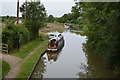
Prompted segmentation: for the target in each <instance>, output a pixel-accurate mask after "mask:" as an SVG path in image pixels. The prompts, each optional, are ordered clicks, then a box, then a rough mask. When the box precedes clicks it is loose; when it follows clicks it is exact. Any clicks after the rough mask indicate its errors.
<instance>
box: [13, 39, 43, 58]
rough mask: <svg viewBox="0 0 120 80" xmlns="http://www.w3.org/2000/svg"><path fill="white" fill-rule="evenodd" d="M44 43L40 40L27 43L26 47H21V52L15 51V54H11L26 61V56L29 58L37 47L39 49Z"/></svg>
mask: <svg viewBox="0 0 120 80" xmlns="http://www.w3.org/2000/svg"><path fill="white" fill-rule="evenodd" d="M42 43H43V41H41V40H40V39H36V40H34V41H31V42H29V43H27V44H26V45H24V46H21V49H20V50H19V51H18V50H15V51H14V52H11V54H12V55H14V56H17V57H20V58H22V59H24V58H25V57H26V56H28V54H29V53H30V52H32V51H33V50H34V49H35V48H36V47H38V46H39V45H40V44H42Z"/></svg>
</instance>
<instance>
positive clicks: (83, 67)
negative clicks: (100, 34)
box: [32, 30, 115, 78]
mask: <svg viewBox="0 0 120 80" xmlns="http://www.w3.org/2000/svg"><path fill="white" fill-rule="evenodd" d="M53 33H54V32H53ZM62 35H63V36H64V40H65V45H64V47H63V49H62V50H61V52H59V53H54V54H52V53H51V54H49V53H45V54H44V55H43V56H42V58H41V60H40V61H39V63H38V65H37V67H36V68H35V70H34V72H33V74H32V78H114V77H115V76H114V74H113V71H112V70H109V69H107V68H106V67H105V65H104V63H103V61H102V59H101V57H99V56H97V55H96V54H95V53H93V51H92V50H89V49H86V48H85V43H86V40H87V39H86V36H81V35H80V34H79V33H74V32H73V31H72V32H70V31H69V30H68V31H64V32H62Z"/></svg>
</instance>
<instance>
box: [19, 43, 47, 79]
mask: <svg viewBox="0 0 120 80" xmlns="http://www.w3.org/2000/svg"><path fill="white" fill-rule="evenodd" d="M46 47H47V43H46V44H45V45H44V46H42V47H41V48H40V49H38V50H37V51H36V52H35V53H34V54H33V55H32V56H31V57H30V58H28V60H27V61H26V62H25V63H24V64H23V66H22V68H21V72H20V74H19V75H18V76H17V77H18V78H27V77H28V76H29V75H30V73H31V72H32V69H33V68H34V67H35V65H36V62H37V61H38V60H39V57H40V55H41V54H43V52H44V51H45V50H46Z"/></svg>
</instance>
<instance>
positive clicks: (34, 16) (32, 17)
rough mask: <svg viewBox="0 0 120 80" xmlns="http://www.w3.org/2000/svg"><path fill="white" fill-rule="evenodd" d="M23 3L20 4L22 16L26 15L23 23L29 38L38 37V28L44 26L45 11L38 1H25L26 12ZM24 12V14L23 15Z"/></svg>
mask: <svg viewBox="0 0 120 80" xmlns="http://www.w3.org/2000/svg"><path fill="white" fill-rule="evenodd" d="M25 7H26V6H25V3H24V4H23V5H22V6H21V8H20V12H21V13H22V17H23V18H24V17H26V20H25V25H26V27H27V28H28V29H29V31H30V39H35V38H37V37H38V32H39V29H40V28H42V27H44V25H45V24H44V23H45V21H46V20H45V19H46V18H45V17H46V11H45V8H44V6H43V5H42V4H41V3H40V2H27V8H26V9H27V10H26V11H27V12H25ZM25 14H26V16H25Z"/></svg>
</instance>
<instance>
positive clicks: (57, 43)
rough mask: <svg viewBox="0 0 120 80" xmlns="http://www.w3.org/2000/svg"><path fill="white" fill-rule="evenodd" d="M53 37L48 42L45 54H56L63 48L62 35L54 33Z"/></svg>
mask: <svg viewBox="0 0 120 80" xmlns="http://www.w3.org/2000/svg"><path fill="white" fill-rule="evenodd" d="M53 35H54V37H53V36H52V38H50V40H49V42H48V48H47V52H58V51H60V50H61V49H62V48H63V46H64V38H63V35H62V34H59V33H56V34H53Z"/></svg>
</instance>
